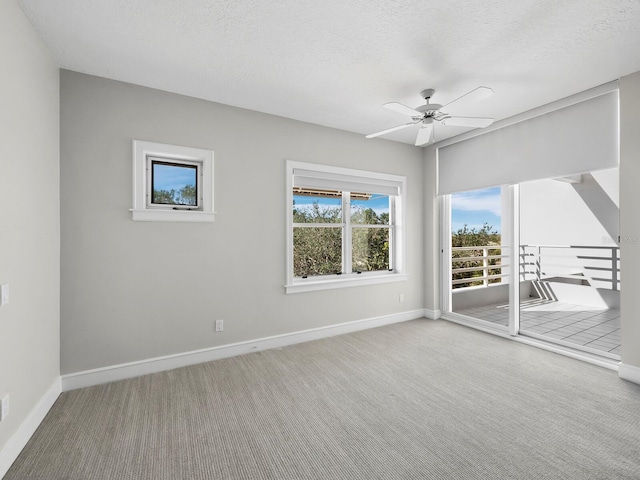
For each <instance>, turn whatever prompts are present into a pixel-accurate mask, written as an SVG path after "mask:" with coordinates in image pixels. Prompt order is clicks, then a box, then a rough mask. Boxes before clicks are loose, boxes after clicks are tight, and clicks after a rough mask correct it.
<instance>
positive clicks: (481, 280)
mask: <svg viewBox="0 0 640 480" xmlns="http://www.w3.org/2000/svg"><path fill="white" fill-rule="evenodd" d="M508 248H509V247H508V246H506V245H481V246H473V247H451V253H452V255H451V257H452V258H451V285H452V286H453V288H465V287H472V286H480V285H482V286H485V287H486V286H488V285H489V284H492V283H501V282H502V279H503V278H504V277H507V276H508V275H509V274H508V270H509V269H508V267H509V265H508V264H507V263H506V260H507V259H508V258H509V254H508V253H506V252H508Z"/></svg>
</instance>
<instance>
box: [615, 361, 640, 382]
mask: <svg viewBox="0 0 640 480" xmlns="http://www.w3.org/2000/svg"><path fill="white" fill-rule="evenodd" d="M618 376H619V377H620V378H622V379H623V380H628V381H629V382H633V383H637V384H639V385H640V367H636V366H635V365H627V364H624V363H621V364H620V367H619V368H618Z"/></svg>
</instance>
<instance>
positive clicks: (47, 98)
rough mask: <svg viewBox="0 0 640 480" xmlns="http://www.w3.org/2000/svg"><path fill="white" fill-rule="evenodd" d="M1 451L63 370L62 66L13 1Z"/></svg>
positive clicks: (0, 78)
mask: <svg viewBox="0 0 640 480" xmlns="http://www.w3.org/2000/svg"><path fill="white" fill-rule="evenodd" d="M0 58H1V59H2V66H1V67H0V68H1V73H0V205H2V207H1V208H0V283H8V284H9V286H10V292H11V295H10V299H9V304H8V305H5V306H4V307H0V397H3V396H4V395H6V394H9V395H10V404H11V407H10V414H9V416H8V417H7V418H6V419H5V420H4V421H3V422H2V423H0V451H2V449H3V447H4V446H6V444H7V442H8V440H9V439H10V438H11V437H12V436H13V435H15V433H16V432H17V430H18V428H19V427H20V425H21V424H22V423H23V422H24V421H25V420H26V418H27V416H28V415H29V413H30V412H31V410H32V409H33V408H34V407H35V406H36V405H37V403H38V402H39V401H40V399H41V398H42V397H43V395H44V394H45V392H46V391H47V390H49V388H50V387H52V385H53V384H54V382H56V380H57V379H58V377H59V374H60V371H59V370H60V368H59V366H60V362H59V345H60V334H59V331H60V330H59V328H60V315H59V312H60V210H59V196H60V190H59V181H58V179H59V150H60V149H59V129H58V127H59V108H58V106H59V95H58V92H59V90H58V86H59V81H58V68H57V66H56V64H55V62H54V61H53V59H52V57H51V55H50V54H49V52H48V50H47V49H46V48H45V47H44V45H43V43H42V42H41V41H40V39H39V38H38V37H37V35H36V34H35V33H34V31H33V30H32V28H31V26H30V24H29V22H28V20H27V19H26V17H25V16H24V15H23V13H22V11H21V10H20V8H19V7H18V6H17V5H16V4H15V2H14V1H13V0H0Z"/></svg>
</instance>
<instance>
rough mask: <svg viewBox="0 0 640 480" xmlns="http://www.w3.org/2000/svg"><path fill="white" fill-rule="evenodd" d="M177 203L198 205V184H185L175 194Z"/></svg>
mask: <svg viewBox="0 0 640 480" xmlns="http://www.w3.org/2000/svg"><path fill="white" fill-rule="evenodd" d="M174 199H175V203H176V204H177V205H197V203H198V202H197V201H196V186H195V185H185V186H184V187H182V188H181V189H180V190H179V191H178V192H177V193H176V195H175V196H174Z"/></svg>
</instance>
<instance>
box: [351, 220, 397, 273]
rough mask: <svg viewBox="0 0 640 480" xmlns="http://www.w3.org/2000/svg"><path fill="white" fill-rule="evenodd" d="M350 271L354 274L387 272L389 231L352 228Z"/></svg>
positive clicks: (384, 229) (386, 229)
mask: <svg viewBox="0 0 640 480" xmlns="http://www.w3.org/2000/svg"><path fill="white" fill-rule="evenodd" d="M352 242H353V245H352V252H351V254H352V258H351V269H352V270H353V271H354V272H373V271H378V270H389V229H388V228H366V227H365V228H354V229H353V231H352Z"/></svg>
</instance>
